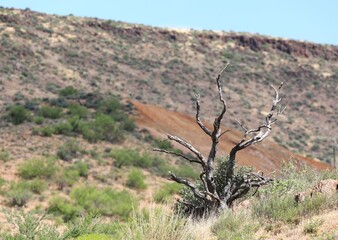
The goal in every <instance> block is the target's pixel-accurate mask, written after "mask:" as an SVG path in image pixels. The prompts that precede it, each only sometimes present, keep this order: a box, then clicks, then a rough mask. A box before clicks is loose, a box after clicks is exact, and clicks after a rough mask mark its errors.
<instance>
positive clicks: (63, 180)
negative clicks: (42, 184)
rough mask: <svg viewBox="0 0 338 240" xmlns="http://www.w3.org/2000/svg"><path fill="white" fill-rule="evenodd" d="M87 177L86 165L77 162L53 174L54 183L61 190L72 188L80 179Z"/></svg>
mask: <svg viewBox="0 0 338 240" xmlns="http://www.w3.org/2000/svg"><path fill="white" fill-rule="evenodd" d="M87 176H88V164H86V163H84V162H77V163H75V164H73V165H71V166H69V167H66V168H63V169H62V170H61V171H58V172H57V173H56V174H55V178H54V182H55V183H56V184H57V185H58V186H59V188H60V189H63V188H64V187H66V186H72V185H73V184H74V183H76V182H77V181H78V180H79V178H80V177H87Z"/></svg>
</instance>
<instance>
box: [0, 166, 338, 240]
mask: <svg viewBox="0 0 338 240" xmlns="http://www.w3.org/2000/svg"><path fill="white" fill-rule="evenodd" d="M324 179H338V171H337V170H335V171H325V172H317V171H314V170H312V169H309V168H306V167H300V168H297V167H296V166H295V165H294V164H288V165H286V166H284V168H283V169H282V171H281V172H279V173H278V177H276V181H275V182H274V183H273V184H271V185H270V186H267V187H265V188H264V189H260V190H259V192H258V193H257V194H255V196H250V197H248V198H247V199H246V200H245V201H246V202H247V203H248V204H246V205H247V206H245V207H243V206H242V207H237V208H236V209H234V210H227V211H225V212H224V213H222V214H221V215H220V216H213V217H209V218H208V219H199V220H194V219H190V218H184V217H183V216H181V215H180V214H173V212H172V210H171V209H170V208H169V207H168V206H169V205H168V204H166V205H161V206H160V207H158V206H157V207H155V206H151V207H149V208H145V209H143V210H134V211H133V212H132V213H131V215H130V217H129V218H128V219H126V220H125V221H116V222H114V221H112V220H108V218H103V217H100V216H98V215H95V214H88V215H87V216H84V217H80V218H77V219H75V220H73V221H71V222H69V223H67V225H59V226H58V225H56V224H51V221H50V216H49V215H44V216H41V214H34V213H33V212H31V213H24V212H17V211H12V212H6V215H7V220H8V223H10V224H13V226H15V231H13V232H12V233H5V232H3V233H1V235H0V236H1V238H2V239H5V240H9V239H81V240H86V239H88V240H89V239H94V240H95V239H103V240H105V239H151V240H155V239H156V240H158V239H173V240H174V239H181V240H183V239H187V240H188V239H275V238H276V237H278V236H279V234H283V233H284V232H290V231H291V235H290V234H289V235H290V236H292V231H294V238H298V239H302V237H303V238H304V239H309V238H311V239H334V237H335V234H336V232H337V231H338V229H337V224H338V223H334V221H332V219H331V224H332V226H329V229H325V226H327V222H325V221H326V219H325V218H324V216H325V215H327V214H330V213H331V214H332V213H337V207H338V204H337V203H338V201H337V200H338V198H337V197H338V196H337V194H336V195H333V196H326V195H321V194H318V195H315V196H313V197H312V198H309V199H307V200H306V201H304V202H302V203H298V204H296V203H295V202H294V195H295V193H297V192H299V191H304V190H307V189H309V188H310V187H312V186H313V185H315V184H316V183H317V182H318V181H320V180H324ZM243 203H244V202H243ZM243 203H242V205H244V204H243ZM240 205H241V204H240V203H239V204H238V206H240ZM112 208H113V207H112ZM335 224H336V225H335ZM329 225H330V223H329ZM323 228H324V229H323ZM277 239H278V238H277ZM289 239H293V238H292V237H291V238H289Z"/></svg>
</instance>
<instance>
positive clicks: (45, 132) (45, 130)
mask: <svg viewBox="0 0 338 240" xmlns="http://www.w3.org/2000/svg"><path fill="white" fill-rule="evenodd" d="M36 131H37V133H38V134H39V135H41V136H43V137H51V136H52V135H53V134H54V133H55V128H54V127H53V126H45V127H42V128H40V129H37V130H36Z"/></svg>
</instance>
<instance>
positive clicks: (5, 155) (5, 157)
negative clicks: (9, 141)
mask: <svg viewBox="0 0 338 240" xmlns="http://www.w3.org/2000/svg"><path fill="white" fill-rule="evenodd" d="M10 158H11V157H10V154H9V152H8V151H7V150H6V149H0V160H1V161H4V162H7V161H9V160H10Z"/></svg>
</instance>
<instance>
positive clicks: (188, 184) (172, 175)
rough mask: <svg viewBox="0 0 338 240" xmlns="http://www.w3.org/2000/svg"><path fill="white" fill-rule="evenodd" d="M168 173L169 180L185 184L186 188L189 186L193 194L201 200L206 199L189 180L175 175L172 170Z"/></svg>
mask: <svg viewBox="0 0 338 240" xmlns="http://www.w3.org/2000/svg"><path fill="white" fill-rule="evenodd" d="M169 175H170V177H171V178H170V180H172V181H175V182H177V183H180V184H183V185H185V186H187V187H188V188H190V190H191V191H192V192H193V193H194V195H195V196H196V197H197V198H199V199H202V200H207V198H206V197H205V196H204V195H203V193H201V192H200V191H199V190H198V189H197V188H196V187H195V186H194V184H192V183H191V182H189V181H188V180H186V179H184V178H181V177H176V175H175V174H173V173H172V172H169Z"/></svg>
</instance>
